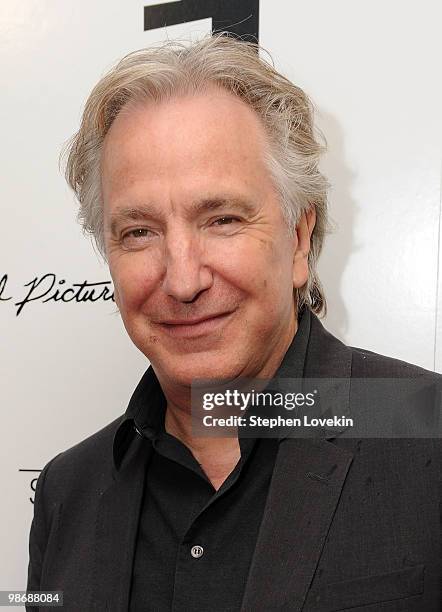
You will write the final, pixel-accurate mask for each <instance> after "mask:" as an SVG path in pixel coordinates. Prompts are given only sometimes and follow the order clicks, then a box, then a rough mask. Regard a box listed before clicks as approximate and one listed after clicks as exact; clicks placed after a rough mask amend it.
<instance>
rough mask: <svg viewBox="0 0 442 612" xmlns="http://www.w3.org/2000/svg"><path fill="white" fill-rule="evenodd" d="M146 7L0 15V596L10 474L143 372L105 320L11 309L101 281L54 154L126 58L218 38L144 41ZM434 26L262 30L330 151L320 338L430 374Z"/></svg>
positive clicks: (382, 11)
mask: <svg viewBox="0 0 442 612" xmlns="http://www.w3.org/2000/svg"><path fill="white" fill-rule="evenodd" d="M146 4H154V2H147V1H145V2H141V1H140V0H133V1H132V2H121V1H117V0H95V1H94V2H92V3H90V2H88V1H87V0H63V2H59V1H58V0H45V1H44V0H23V1H20V2H19V1H18V0H2V2H1V4H0V65H1V70H0V79H1V82H0V87H1V91H2V100H1V103H2V114H1V120H2V145H3V146H2V147H1V152H0V155H1V169H2V181H1V184H0V189H1V207H2V210H1V213H2V214H1V218H2V240H1V242H0V262H1V265H0V278H2V277H3V275H4V274H7V275H8V280H7V283H6V286H5V287H3V291H1V285H0V292H1V298H2V301H0V333H1V338H2V352H1V373H2V374H1V398H2V406H1V416H2V431H3V436H2V445H1V453H2V461H1V462H0V475H1V483H2V492H3V500H5V502H6V503H3V505H2V509H1V512H2V520H1V522H0V525H1V527H0V529H1V542H2V554H1V559H0V589H21V588H24V587H25V584H26V570H27V544H28V530H29V525H30V521H31V517H32V510H33V508H32V504H31V502H30V500H29V498H30V497H32V495H33V494H32V491H31V488H30V482H31V479H32V478H35V477H36V476H38V471H37V472H23V471H19V470H23V469H35V470H39V469H41V468H42V467H43V465H44V464H45V463H46V462H47V461H48V460H49V459H50V458H51V457H53V456H54V455H55V454H56V453H58V452H60V451H61V450H63V449H65V448H67V447H69V446H71V445H72V444H74V443H76V442H78V441H79V440H81V439H83V438H84V437H86V436H87V435H89V434H91V433H93V432H94V431H96V430H97V429H99V428H101V427H102V426H104V425H105V424H106V423H108V422H109V421H111V420H113V419H114V418H115V417H116V416H118V415H119V414H121V413H122V412H124V410H125V409H126V405H127V401H128V399H129V397H130V395H131V393H132V391H133V388H134V387H135V385H136V383H137V382H138V380H139V378H140V376H141V374H142V372H143V371H144V370H145V368H146V367H147V362H146V359H145V357H144V356H143V355H142V354H141V353H139V352H138V350H137V349H136V348H135V347H134V346H133V345H132V344H131V342H130V340H129V339H128V337H127V335H126V332H125V330H124V328H123V326H122V323H121V320H120V318H119V315H118V314H117V312H116V308H115V305H114V304H113V303H112V302H109V301H108V302H103V301H97V302H95V303H90V302H89V303H62V302H53V301H49V302H46V303H44V302H42V300H36V301H34V302H31V303H29V304H27V305H26V306H25V307H24V308H23V310H22V312H21V313H20V315H19V316H17V315H16V312H17V306H15V305H14V304H15V303H16V302H18V301H19V300H21V299H22V298H23V296H24V295H26V293H27V291H28V290H29V287H25V284H26V283H29V282H30V281H32V279H34V278H36V277H38V278H41V277H43V276H44V275H45V274H47V273H53V274H55V275H56V284H55V287H54V288H57V287H58V288H62V287H63V283H62V284H59V281H61V280H63V279H65V283H64V286H65V287H67V286H71V285H72V284H73V283H81V282H84V281H85V280H88V281H89V282H101V281H108V280H109V279H110V277H109V274H108V272H107V270H106V268H105V267H104V265H102V264H101V263H100V261H99V259H98V257H97V256H96V254H95V253H94V251H93V249H92V246H91V243H90V241H89V240H86V239H85V238H84V237H83V236H82V234H81V231H80V228H79V226H78V225H77V224H76V223H75V215H76V205H75V204H74V202H73V197H72V195H71V193H70V192H69V191H68V189H67V187H66V185H65V183H64V180H63V177H62V176H61V174H60V173H59V171H58V167H57V164H58V154H59V152H60V149H61V146H62V144H63V142H64V141H65V140H66V139H67V138H68V137H69V136H70V135H71V134H72V133H73V132H74V131H75V130H76V129H77V128H78V122H79V117H80V113H81V109H82V106H83V104H84V101H85V99H86V97H87V95H88V93H89V91H90V89H91V88H92V86H93V85H94V84H95V82H96V81H97V80H98V79H99V78H100V76H101V75H102V74H103V73H104V72H105V71H106V70H107V69H108V68H109V67H110V66H111V65H112V64H113V63H114V62H115V61H116V60H117V59H118V58H119V57H121V56H122V55H124V54H125V53H128V52H129V51H132V50H134V49H136V48H139V47H143V46H147V45H149V44H150V43H151V42H153V41H157V40H162V39H164V38H165V37H166V36H167V37H169V38H174V37H176V36H181V35H186V36H191V35H192V36H197V35H200V34H202V33H205V32H208V31H209V30H210V27H211V20H210V19H205V20H202V21H198V22H194V23H191V24H184V25H180V26H173V27H169V28H167V31H165V30H156V31H151V32H144V31H143V6H144V5H146ZM275 7H276V8H275ZM441 16H442V10H441V8H440V4H439V2H437V1H436V0H434V1H431V0H426V1H424V2H421V3H419V4H418V3H416V2H407V1H403V0H402V1H400V0H389V2H382V1H381V0H372V1H371V2H354V1H352V0H337V1H335V2H330V1H329V0H316V1H313V2H302V3H301V2H293V1H289V0H278V2H274V1H272V0H261V15H260V39H261V43H262V44H263V45H264V46H265V47H266V48H267V49H268V50H269V51H271V53H272V55H273V57H274V59H275V63H276V66H277V68H279V69H280V70H281V71H282V72H284V73H285V74H287V75H288V76H289V77H290V78H291V79H292V80H294V81H295V82H296V83H297V84H299V85H300V86H301V87H303V88H304V89H305V90H306V91H307V92H308V93H309V94H310V95H311V96H312V97H313V99H314V101H315V103H316V105H317V107H318V111H319V115H318V122H319V124H320V126H321V128H322V129H323V131H324V132H325V134H326V136H327V139H328V142H329V153H328V155H327V159H326V160H325V163H324V169H325V171H326V172H327V173H328V175H329V178H330V180H331V182H332V185H333V190H332V194H331V199H330V209H331V214H332V217H333V218H334V220H335V223H336V226H337V227H336V231H335V233H334V235H332V236H330V237H329V239H328V243H327V245H326V247H325V249H324V252H323V256H322V261H321V265H320V270H321V275H322V278H323V281H324V285H325V288H326V292H327V295H328V302H329V315H328V316H327V319H326V326H327V327H328V328H329V329H330V330H331V331H332V332H334V333H336V334H337V335H338V336H340V337H341V338H343V339H344V340H345V341H346V342H348V343H350V344H353V345H356V346H364V347H365V348H368V349H371V350H374V351H377V352H381V353H384V354H387V355H391V356H394V357H398V358H401V359H404V360H407V361H411V362H413V363H416V364H419V365H421V366H423V367H426V368H428V369H436V370H438V371H442V341H441V340H442V316H440V314H439V317H437V313H438V311H439V313H440V311H441V306H442V291H439V292H438V261H439V242H438V237H439V218H440V204H441V203H440V180H441V143H442V135H441V118H440V117H441V113H440V108H441V102H442V87H441V80H440V62H439V61H438V60H439V58H440V57H441V46H442V45H441V43H440V35H439V24H440V21H441ZM8 297H11V299H10V300H8V301H6V298H8ZM3 300H5V301H3Z"/></svg>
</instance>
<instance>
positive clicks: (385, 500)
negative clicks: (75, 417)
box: [27, 315, 441, 612]
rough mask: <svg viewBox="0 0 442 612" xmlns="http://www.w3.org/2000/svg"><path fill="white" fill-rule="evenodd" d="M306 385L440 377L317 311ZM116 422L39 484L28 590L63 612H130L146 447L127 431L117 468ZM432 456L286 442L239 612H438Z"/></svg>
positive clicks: (390, 445)
mask: <svg viewBox="0 0 442 612" xmlns="http://www.w3.org/2000/svg"><path fill="white" fill-rule="evenodd" d="M305 375H306V376H310V377H318V378H319V377H330V378H332V377H337V378H339V379H350V378H365V377H367V378H370V377H392V378H394V377H398V378H402V377H411V378H417V377H426V378H428V380H429V381H432V380H434V381H436V382H439V381H440V379H441V377H440V375H438V374H434V373H432V372H428V371H426V370H423V369H421V368H418V367H416V366H412V365H410V364H407V363H404V362H401V361H398V360H394V359H390V358H387V357H383V356H380V355H377V354H374V353H371V352H369V351H363V350H360V349H355V348H350V347H347V346H345V345H344V344H342V343H341V342H340V341H339V340H338V339H337V338H335V337H334V336H332V335H331V334H330V333H329V332H327V331H326V330H325V329H324V328H323V326H322V325H321V323H320V322H319V320H318V319H317V317H316V316H314V315H312V319H311V332H310V339H309V345H308V351H307V356H306V366H305ZM342 401H343V402H347V403H348V402H350V404H351V401H352V400H351V397H350V398H349V397H348V396H347V398H346V399H345V397H344V399H343V400H342ZM343 408H345V406H343ZM350 408H351V406H350ZM359 408H361V407H360V406H359ZM369 409H370V407H369V406H366V407H364V410H369ZM122 418H123V417H120V418H118V419H116V420H115V421H113V422H112V423H110V424H109V425H107V426H106V427H104V428H103V429H102V430H100V431H99V432H97V433H95V434H94V435H92V436H90V437H89V438H87V439H86V440H84V441H82V442H80V443H79V444H77V445H76V446H74V447H72V448H70V449H69V450H67V451H65V452H63V453H60V454H59V455H57V456H56V457H55V458H54V459H52V460H51V461H50V462H49V463H48V464H47V465H46V466H45V468H44V469H43V471H42V472H41V474H40V477H39V479H38V482H37V488H36V494H35V504H34V519H33V522H32V527H31V533H30V544H29V548H30V562H29V573H28V586H27V588H28V590H58V589H59V590H62V591H63V594H64V606H63V608H62V609H63V610H64V611H65V612H87V611H89V610H97V611H99V612H104V611H105V610H109V611H112V612H123V611H125V610H127V609H128V602H129V589H130V581H131V572H132V562H133V557H134V551H135V542H136V531H137V525H138V516H139V511H140V507H141V500H142V493H143V475H144V469H145V465H146V463H147V461H148V459H149V456H150V452H151V446H150V443H149V442H148V441H146V440H145V439H142V438H140V437H139V436H138V435H136V434H134V435H133V436H132V437H131V438H130V440H128V452H127V454H126V455H125V457H124V460H123V464H122V467H121V469H120V471H119V472H116V471H115V470H114V468H113V463H112V447H113V438H114V435H115V432H116V430H117V428H118V426H119V424H120V423H121V421H122ZM440 448H441V447H440V440H438V439H405V438H404V439H351V438H340V437H339V436H338V437H335V438H331V439H313V438H309V439H294V438H287V439H285V440H283V441H282V442H281V443H280V445H279V452H278V456H277V458H276V463H275V468H274V473H273V478H272V482H271V485H270V490H269V494H268V498H267V504H266V508H265V511H264V516H263V520H262V524H261V528H260V531H259V536H258V539H257V543H256V549H255V553H254V556H253V560H252V564H251V567H250V572H249V575H248V580H247V586H246V590H245V594H244V599H243V604H242V608H241V610H242V612H245V611H247V612H255V611H258V612H259V611H261V610H262V611H263V612H269V611H272V610H275V611H276V610H287V611H293V612H301V611H302V612H331V611H337V610H349V609H350V610H352V611H354V612H359V611H360V612H378V611H379V612H381V611H382V612H399V611H400V612H439V611H440V609H441V607H440V514H439V496H440V490H439V478H440V467H441V466H440ZM209 579H216V577H210V578H209ZM40 609H44V608H40ZM28 610H35V608H28ZM48 610H49V608H48ZM209 610H212V608H211V606H210V602H208V605H207V611H209ZM204 612H206V611H204ZM213 612H217V611H213Z"/></svg>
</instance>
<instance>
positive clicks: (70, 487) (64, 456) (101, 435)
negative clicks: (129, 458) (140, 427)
mask: <svg viewBox="0 0 442 612" xmlns="http://www.w3.org/2000/svg"><path fill="white" fill-rule="evenodd" d="M123 419H124V415H121V416H119V417H118V418H117V419H115V420H114V421H112V422H111V423H109V424H108V425H106V426H105V427H103V428H102V429H100V430H99V431H97V432H95V433H93V434H92V435H90V436H88V437H87V438H85V439H84V440H82V441H81V442H78V443H77V444H75V445H74V446H71V447H70V448H68V449H67V450H65V451H63V452H61V453H59V454H58V455H56V456H55V457H53V458H52V459H51V460H50V461H49V462H48V463H47V464H46V465H45V467H44V468H43V470H42V474H41V476H43V475H44V480H45V482H46V485H45V489H46V491H47V492H49V491H50V494H51V495H54V497H55V498H59V497H60V495H61V494H62V493H66V492H67V491H75V492H76V493H77V494H78V493H80V492H81V491H82V490H83V489H84V488H90V487H91V486H94V484H95V485H96V487H97V488H98V487H99V486H100V485H99V483H100V482H103V481H106V480H107V479H109V478H111V474H112V456H113V455H112V448H113V440H114V436H115V432H116V431H117V429H118V427H119V425H120V423H121V422H122V421H123Z"/></svg>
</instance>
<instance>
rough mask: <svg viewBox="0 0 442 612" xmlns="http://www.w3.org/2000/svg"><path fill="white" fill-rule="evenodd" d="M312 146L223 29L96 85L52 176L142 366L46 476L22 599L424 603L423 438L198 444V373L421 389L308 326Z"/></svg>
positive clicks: (319, 187) (429, 546) (433, 530)
mask: <svg viewBox="0 0 442 612" xmlns="http://www.w3.org/2000/svg"><path fill="white" fill-rule="evenodd" d="M322 151H323V147H322V146H321V145H320V144H319V142H318V141H317V140H316V138H315V133H314V128H313V119H312V109H311V105H310V103H309V100H308V98H307V97H306V96H305V94H304V93H303V92H302V91H301V90H300V89H299V88H297V87H295V86H294V85H293V84H292V83H290V82H289V81H287V80H286V79H285V78H284V77H282V76H281V75H279V74H278V73H277V72H276V71H275V70H274V69H273V68H272V67H271V66H270V65H268V64H266V63H265V62H264V61H263V60H261V59H259V57H258V54H257V49H256V47H255V46H254V45H252V44H249V43H245V42H242V41H238V40H234V39H232V38H230V37H228V36H225V35H217V36H214V37H212V38H207V39H204V40H203V41H200V42H198V43H194V44H192V45H190V46H188V47H185V46H180V45H177V44H170V43H168V44H166V45H163V46H161V47H158V48H155V49H147V50H142V51H139V52H135V53H133V54H130V55H129V56H127V57H126V58H124V59H123V60H122V61H121V62H120V63H119V64H118V65H117V66H116V67H115V68H114V69H113V70H112V71H111V72H110V73H109V74H107V75H106V76H105V77H104V78H103V79H102V80H101V81H100V82H99V83H98V85H97V86H96V87H95V89H94V90H93V92H92V93H91V96H90V97H89V100H88V102H87V104H86V108H85V111H84V114H83V119H82V124H81V128H80V131H79V132H78V134H77V135H76V136H75V137H74V139H73V141H72V142H71V145H70V150H69V158H68V162H67V170H66V175H67V178H68V181H69V183H70V185H71V186H72V188H73V189H74V190H75V192H76V194H77V197H78V199H79V201H80V204H81V209H80V215H79V216H80V219H81V220H82V222H83V225H84V228H85V229H86V230H87V231H89V232H92V234H93V235H94V237H95V239H96V241H97V244H98V247H99V248H100V250H101V252H102V253H103V255H104V256H105V258H106V260H107V261H108V263H109V269H110V273H111V275H112V279H113V282H114V287H115V301H116V303H117V305H118V308H119V311H120V313H121V316H122V319H123V323H124V325H125V327H126V330H127V332H128V334H129V336H130V338H131V340H132V342H133V343H134V344H135V345H136V346H137V347H138V348H139V349H140V351H141V352H142V353H143V354H144V355H146V357H147V358H148V359H149V361H150V363H151V367H150V368H149V369H148V370H147V371H146V373H145V374H144V376H143V378H142V380H141V381H140V383H139V385H138V387H137V389H136V390H135V392H134V394H133V396H132V398H131V400H130V403H129V407H128V409H127V411H126V414H125V415H123V417H121V418H119V419H117V420H116V421H114V422H113V423H111V424H110V425H108V426H107V427H105V428H104V429H102V430H101V431H99V432H98V433H96V434H94V435H93V436H91V437H90V438H88V439H87V440H84V441H83V442H81V443H79V444H77V445H76V446H74V447H73V448H71V449H69V450H67V451H65V452H63V453H61V454H59V455H58V456H57V457H55V458H54V459H53V460H52V461H50V462H49V463H48V464H47V465H46V466H45V468H44V470H43V471H42V473H41V475H40V478H39V480H38V484H37V491H36V497H35V514H34V520H33V524H32V528H31V534H30V564H29V578H28V590H57V589H59V590H62V591H63V596H64V609H65V610H76V611H83V610H100V611H101V610H115V611H118V612H119V611H123V610H155V611H160V610H176V611H179V610H204V611H206V610H214V611H221V610H249V611H252V610H263V611H267V610H295V611H301V610H303V611H313V610H315V611H328V610H330V611H331V610H341V609H348V608H351V609H355V610H359V609H364V610H367V611H370V612H372V611H375V610H376V611H377V610H395V611H396V610H397V611H399V610H401V611H405V610H406V611H418V610H419V611H421V610H426V611H436V610H439V573H438V568H439V546H438V512H437V502H438V492H437V486H436V485H437V472H438V459H439V455H438V446H437V443H436V441H435V440H431V439H425V440H412V439H405V440H401V439H397V440H388V439H382V440H376V439H375V440H374V439H359V440H356V439H352V438H347V439H344V438H342V437H340V436H338V435H335V436H334V437H333V436H329V439H319V438H302V437H301V438H291V437H285V436H279V437H273V438H270V437H266V438H253V437H251V438H249V437H243V436H241V435H240V434H239V435H237V436H236V437H227V436H222V437H209V436H207V437H197V436H194V435H192V433H193V432H192V428H191V410H190V409H191V388H192V382H193V381H195V380H196V379H213V378H216V379H220V380H227V381H236V380H240V379H244V378H252V379H265V380H268V379H272V378H302V377H312V378H315V377H317V378H325V377H327V378H337V379H344V380H349V379H350V378H362V379H364V378H372V377H391V378H394V377H398V378H404V377H409V378H422V379H428V380H429V381H432V380H436V378H437V375H434V374H432V373H430V372H426V371H424V370H422V369H419V368H417V367H415V366H411V365H409V364H405V363H403V362H399V361H396V360H392V359H388V358H385V357H381V356H378V355H375V354H373V353H369V352H366V351H362V350H359V349H352V348H349V347H346V346H344V345H343V344H342V343H341V342H339V341H338V340H337V339H336V338H334V337H333V336H331V335H330V334H329V333H328V332H326V331H325V329H324V328H323V327H322V325H321V324H320V322H319V320H318V318H317V317H316V314H319V313H320V312H321V311H323V310H324V308H325V300H324V297H323V293H322V289H321V286H320V283H319V280H318V277H317V273H316V261H317V258H318V255H319V253H320V250H321V246H322V242H323V237H324V233H325V230H326V227H327V219H326V192H327V182H326V180H325V178H324V177H323V176H322V174H321V173H320V171H319V169H318V162H319V158H320V155H321V153H322ZM315 313H316V314H315ZM342 398H343V399H342V401H343V405H342V408H343V409H344V408H346V406H345V405H344V404H346V403H347V404H351V403H352V402H351V401H350V399H349V398H348V396H345V395H344V396H342ZM353 403H354V402H353ZM369 409H370V405H369V404H368V405H367V406H365V405H364V410H365V412H367V410H369Z"/></svg>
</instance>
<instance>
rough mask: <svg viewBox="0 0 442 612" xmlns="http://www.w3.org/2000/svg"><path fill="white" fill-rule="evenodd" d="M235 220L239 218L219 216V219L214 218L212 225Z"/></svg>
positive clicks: (229, 223) (225, 223) (229, 222)
mask: <svg viewBox="0 0 442 612" xmlns="http://www.w3.org/2000/svg"><path fill="white" fill-rule="evenodd" d="M235 221H239V219H238V218H237V217H229V216H225V217H220V218H219V219H215V221H214V222H213V225H217V226H220V225H231V224H232V223H234V222H235Z"/></svg>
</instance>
